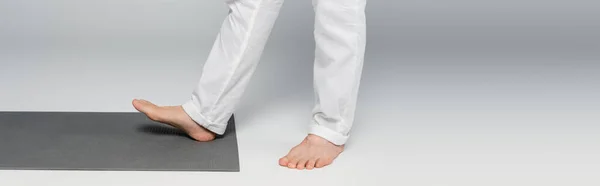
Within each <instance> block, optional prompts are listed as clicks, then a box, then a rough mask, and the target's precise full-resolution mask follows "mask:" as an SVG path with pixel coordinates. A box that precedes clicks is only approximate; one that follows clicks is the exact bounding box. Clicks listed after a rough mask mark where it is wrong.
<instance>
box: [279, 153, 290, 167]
mask: <svg viewBox="0 0 600 186" xmlns="http://www.w3.org/2000/svg"><path fill="white" fill-rule="evenodd" d="M288 163H290V160H288V158H287V156H286V157H283V158H280V159H279V165H281V166H284V167H287V165H288Z"/></svg>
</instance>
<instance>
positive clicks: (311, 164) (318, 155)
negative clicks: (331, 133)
mask: <svg viewBox="0 0 600 186" xmlns="http://www.w3.org/2000/svg"><path fill="white" fill-rule="evenodd" d="M342 151H344V146H343V145H341V146H338V145H335V144H333V143H331V142H329V141H327V140H326V139H324V138H322V137H319V136H316V135H312V134H309V135H308V136H306V138H305V139H304V141H302V142H301V143H300V144H299V145H297V146H296V147H294V148H292V150H290V152H289V153H288V155H286V156H285V157H283V158H281V159H279V165H281V166H284V167H288V168H291V169H299V170H302V169H308V170H311V169H313V168H321V167H324V166H327V165H329V164H331V163H333V160H334V159H335V158H336V157H337V156H338V155H339V154H340V153H342Z"/></svg>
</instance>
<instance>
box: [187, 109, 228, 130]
mask: <svg viewBox="0 0 600 186" xmlns="http://www.w3.org/2000/svg"><path fill="white" fill-rule="evenodd" d="M181 107H183V110H184V111H185V113H187V115H188V116H190V118H192V120H194V121H195V122H196V123H197V124H198V125H200V126H202V127H204V128H205V129H207V130H210V131H211V132H214V133H215V134H218V135H223V133H225V129H226V128H227V123H213V122H211V121H209V120H207V119H206V117H204V116H203V115H202V114H200V111H199V110H198V108H196V105H194V102H193V101H189V102H187V103H185V104H183V105H182V106H181Z"/></svg>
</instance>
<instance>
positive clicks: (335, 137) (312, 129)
mask: <svg viewBox="0 0 600 186" xmlns="http://www.w3.org/2000/svg"><path fill="white" fill-rule="evenodd" d="M308 133H309V134H313V135H317V136H319V137H322V138H324V139H326V140H327V141H329V142H331V143H333V144H335V145H344V144H345V143H346V141H348V138H349V136H345V135H342V134H340V133H338V132H335V131H333V130H331V129H329V128H327V127H324V126H321V125H318V124H311V125H310V126H309V128H308Z"/></svg>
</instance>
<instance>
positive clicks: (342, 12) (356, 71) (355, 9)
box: [279, 0, 366, 169]
mask: <svg viewBox="0 0 600 186" xmlns="http://www.w3.org/2000/svg"><path fill="white" fill-rule="evenodd" d="M313 5H314V9H315V31H314V34H315V42H316V51H315V66H314V88H315V107H314V109H313V115H312V120H311V125H310V126H309V135H308V136H307V137H306V139H304V141H303V142H302V143H300V144H299V145H298V146H296V147H294V148H293V149H292V150H291V151H290V152H289V154H288V155H286V156H285V157H283V158H281V159H280V161H279V164H280V165H282V166H286V167H289V168H297V169H304V168H307V169H312V168H314V167H323V166H325V165H328V164H330V163H332V162H333V160H334V159H335V158H336V157H337V156H338V155H339V154H340V153H341V152H342V151H343V145H344V144H345V143H346V141H347V139H348V136H349V132H350V129H351V127H352V123H353V120H354V111H355V107H356V99H357V95H358V89H359V82H360V79H361V73H362V67H363V58H364V52H365V45H366V19H365V6H366V0H313Z"/></svg>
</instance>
